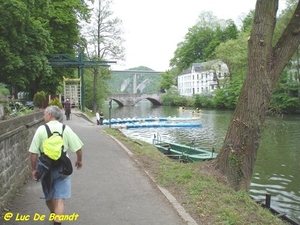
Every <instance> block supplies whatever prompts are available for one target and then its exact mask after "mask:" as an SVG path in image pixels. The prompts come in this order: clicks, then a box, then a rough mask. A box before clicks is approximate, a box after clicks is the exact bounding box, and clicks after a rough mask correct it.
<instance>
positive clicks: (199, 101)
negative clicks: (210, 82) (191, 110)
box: [194, 94, 213, 108]
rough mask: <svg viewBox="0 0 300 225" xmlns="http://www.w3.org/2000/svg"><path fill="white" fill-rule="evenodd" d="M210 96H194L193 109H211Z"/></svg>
mask: <svg viewBox="0 0 300 225" xmlns="http://www.w3.org/2000/svg"><path fill="white" fill-rule="evenodd" d="M212 99H213V98H212V95H207V94H201V95H199V94H197V95H194V107H195V108H212V107H213V102H212Z"/></svg>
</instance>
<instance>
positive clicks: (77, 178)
mask: <svg viewBox="0 0 300 225" xmlns="http://www.w3.org/2000/svg"><path fill="white" fill-rule="evenodd" d="M93 120H94V121H89V120H87V119H85V117H84V116H83V114H81V113H80V112H79V111H78V112H72V118H71V120H68V121H64V123H65V124H67V125H69V126H70V127H71V128H72V129H73V130H74V131H75V132H76V133H77V134H78V136H79V137H80V138H81V140H82V141H83V143H84V146H83V168H82V169H81V170H76V169H75V170H74V172H73V174H72V198H71V199H67V200H66V211H65V215H66V216H67V215H68V216H69V218H70V220H71V221H64V222H63V224H81V225H85V224H92V225H98V224H100V225H102V224H103V225H183V224H190V225H196V224H197V223H196V222H195V221H194V220H193V219H192V218H191V217H190V216H189V215H188V214H187V213H186V212H185V210H184V209H183V208H182V206H181V205H180V204H179V203H178V202H177V201H176V199H175V198H173V196H172V195H171V194H170V193H169V192H168V191H167V190H165V189H163V188H160V187H158V186H157V185H156V184H155V182H154V181H153V180H152V179H151V177H150V176H148V175H147V173H146V172H145V171H143V170H141V169H140V168H139V167H138V165H137V163H136V162H135V161H134V160H133V159H132V157H131V156H130V155H131V154H132V153H131V152H130V150H128V149H126V147H124V146H123V145H122V144H121V143H119V142H118V141H117V140H115V139H114V138H112V137H110V136H109V135H107V134H106V133H105V132H103V131H102V129H101V126H97V125H96V124H95V121H96V119H95V118H94V119H93ZM124 150H125V151H124ZM69 155H70V158H71V160H72V161H73V162H74V161H75V158H76V155H75V154H72V153H69ZM28 163H29V162H28ZM41 196H42V189H41V186H40V183H37V182H35V181H33V180H30V181H29V182H28V183H27V184H25V185H24V187H23V188H22V189H21V190H20V192H19V193H18V194H16V197H15V199H14V200H13V201H12V203H11V205H10V206H8V207H7V209H8V210H9V212H7V213H8V214H7V213H6V216H7V215H12V218H11V219H10V220H9V221H5V220H3V219H0V224H3V225H8V224H10V225H11V224H31V225H35V224H36V225H38V224H43V225H44V224H52V223H50V222H49V212H48V210H47V207H46V205H45V202H44V200H43V199H41ZM9 213H11V214H9Z"/></svg>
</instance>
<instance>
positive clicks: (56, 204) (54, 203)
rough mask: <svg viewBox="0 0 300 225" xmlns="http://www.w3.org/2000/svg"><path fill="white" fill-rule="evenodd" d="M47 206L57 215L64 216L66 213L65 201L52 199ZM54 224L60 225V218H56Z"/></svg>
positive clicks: (47, 202)
mask: <svg viewBox="0 0 300 225" xmlns="http://www.w3.org/2000/svg"><path fill="white" fill-rule="evenodd" d="M46 204H47V206H48V208H49V210H50V212H51V213H55V215H63V214H64V212H65V200H64V199H54V198H52V199H51V200H49V201H46ZM54 222H57V223H60V222H61V221H60V220H59V218H55V219H54Z"/></svg>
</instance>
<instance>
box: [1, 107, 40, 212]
mask: <svg viewBox="0 0 300 225" xmlns="http://www.w3.org/2000/svg"><path fill="white" fill-rule="evenodd" d="M42 124H44V120H43V111H38V112H35V113H33V114H29V115H26V116H21V117H17V118H14V119H9V120H5V121H1V122H0V215H1V212H3V210H4V208H5V206H6V205H7V204H8V203H9V202H10V201H11V200H12V199H13V197H15V196H16V193H17V191H18V189H20V188H21V187H23V185H24V183H25V182H26V181H27V180H28V178H30V176H31V168H30V161H29V152H28V149H29V145H30V143H31V140H32V137H33V135H34V133H35V131H36V129H37V128H38V126H40V125H42Z"/></svg>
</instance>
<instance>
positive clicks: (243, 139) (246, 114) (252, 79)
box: [215, 0, 300, 190]
mask: <svg viewBox="0 0 300 225" xmlns="http://www.w3.org/2000/svg"><path fill="white" fill-rule="evenodd" d="M299 4H300V3H298V6H297V9H296V11H295V14H294V16H293V18H292V19H291V21H290V23H289V25H288V26H287V28H286V30H285V31H284V32H283V34H282V36H281V38H280V39H279V41H278V42H277V44H276V46H275V47H273V45H272V41H273V34H274V29H275V24H276V12H277V9H278V0H269V1H265V0H257V2H256V8H255V16H254V22H253V27H252V32H251V36H250V37H249V39H248V69H247V76H246V80H245V82H244V85H243V87H242V90H241V94H240V96H239V100H238V103H237V107H236V110H235V112H234V114H233V117H232V120H231V123H230V125H229V128H228V131H227V134H226V137H225V140H224V144H223V147H222V149H221V151H220V153H219V155H218V157H217V159H216V161H215V163H216V164H215V165H216V168H217V169H219V172H220V173H222V174H224V175H226V176H227V179H228V181H229V183H230V185H231V186H232V187H233V188H234V189H235V190H239V189H245V190H249V187H250V182H251V178H252V174H253V167H254V164H255V161H256V157H257V151H258V148H259V143H260V138H261V134H262V130H263V124H264V121H265V115H266V111H267V110H268V107H269V103H270V99H271V97H272V91H273V89H274V87H275V85H276V83H277V81H278V79H279V77H280V74H281V73H282V71H283V69H284V68H285V65H286V64H287V62H288V61H289V60H290V58H291V57H292V55H293V54H294V53H295V51H296V49H297V46H298V45H299V43H300V35H299V31H300V20H299V15H298V13H299V12H300V11H299ZM245 41H246V40H245Z"/></svg>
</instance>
